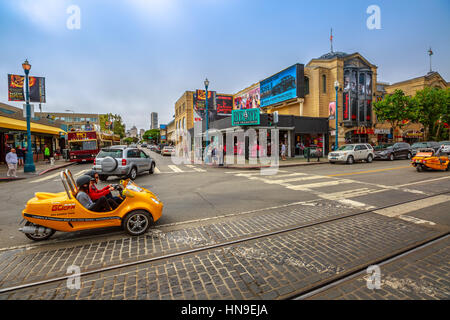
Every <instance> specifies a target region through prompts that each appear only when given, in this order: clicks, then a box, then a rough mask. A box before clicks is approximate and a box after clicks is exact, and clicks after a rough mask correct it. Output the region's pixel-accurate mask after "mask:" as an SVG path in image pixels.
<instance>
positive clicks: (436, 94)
mask: <svg viewBox="0 0 450 320" xmlns="http://www.w3.org/2000/svg"><path fill="white" fill-rule="evenodd" d="M413 100H414V117H413V120H414V122H418V123H420V124H422V125H423V128H424V136H425V140H429V139H433V140H437V141H439V140H441V139H443V138H445V137H447V136H448V130H444V128H445V127H444V124H445V123H447V124H448V123H449V122H448V121H449V120H450V116H449V114H450V89H449V88H447V89H440V88H430V87H426V88H424V89H422V90H419V91H417V92H416V95H415V96H414V98H413ZM445 131H447V132H445Z"/></svg>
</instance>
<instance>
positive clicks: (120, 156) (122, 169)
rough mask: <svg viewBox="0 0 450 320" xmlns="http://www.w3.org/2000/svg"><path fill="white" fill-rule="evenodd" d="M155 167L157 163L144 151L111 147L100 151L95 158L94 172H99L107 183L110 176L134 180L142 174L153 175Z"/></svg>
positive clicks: (133, 148) (101, 178)
mask: <svg viewBox="0 0 450 320" xmlns="http://www.w3.org/2000/svg"><path fill="white" fill-rule="evenodd" d="M155 166H156V163H155V161H154V160H153V159H152V158H151V157H150V156H149V155H147V154H146V153H145V152H144V151H143V150H140V149H138V148H135V147H126V146H111V147H107V148H103V149H101V150H100V152H99V153H98V155H97V157H96V158H95V161H94V166H93V170H95V171H96V172H98V175H99V177H100V180H102V181H106V179H108V177H109V176H119V177H127V178H130V179H132V180H134V179H136V177H137V175H138V174H140V173H142V172H149V173H150V174H152V173H153V172H154V170H155Z"/></svg>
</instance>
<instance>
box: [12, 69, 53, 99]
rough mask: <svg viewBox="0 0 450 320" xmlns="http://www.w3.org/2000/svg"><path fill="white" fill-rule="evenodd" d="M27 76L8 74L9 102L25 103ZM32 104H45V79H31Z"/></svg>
mask: <svg viewBox="0 0 450 320" xmlns="http://www.w3.org/2000/svg"><path fill="white" fill-rule="evenodd" d="M24 87H25V76H19V75H16V74H8V101H25V90H24ZM29 87H30V102H41V103H45V102H46V101H45V78H42V77H29Z"/></svg>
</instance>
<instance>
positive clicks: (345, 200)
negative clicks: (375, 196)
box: [338, 199, 375, 210]
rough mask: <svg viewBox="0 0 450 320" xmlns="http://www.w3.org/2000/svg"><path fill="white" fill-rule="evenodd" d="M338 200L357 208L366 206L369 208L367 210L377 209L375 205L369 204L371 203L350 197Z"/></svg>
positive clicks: (365, 207)
mask: <svg viewBox="0 0 450 320" xmlns="http://www.w3.org/2000/svg"><path fill="white" fill-rule="evenodd" d="M338 202H340V203H342V204H345V205H347V206H350V207H355V208H364V209H367V210H370V209H375V207H374V206H369V205H367V204H365V203H362V202H358V201H354V200H350V199H341V200H338Z"/></svg>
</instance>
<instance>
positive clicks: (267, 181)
mask: <svg viewBox="0 0 450 320" xmlns="http://www.w3.org/2000/svg"><path fill="white" fill-rule="evenodd" d="M324 178H327V177H325V176H316V175H312V176H308V177H296V178H290V179H281V180H271V179H263V178H259V177H250V178H249V179H250V180H261V181H263V182H264V183H267V184H284V183H286V182H294V181H307V180H317V179H324Z"/></svg>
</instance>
